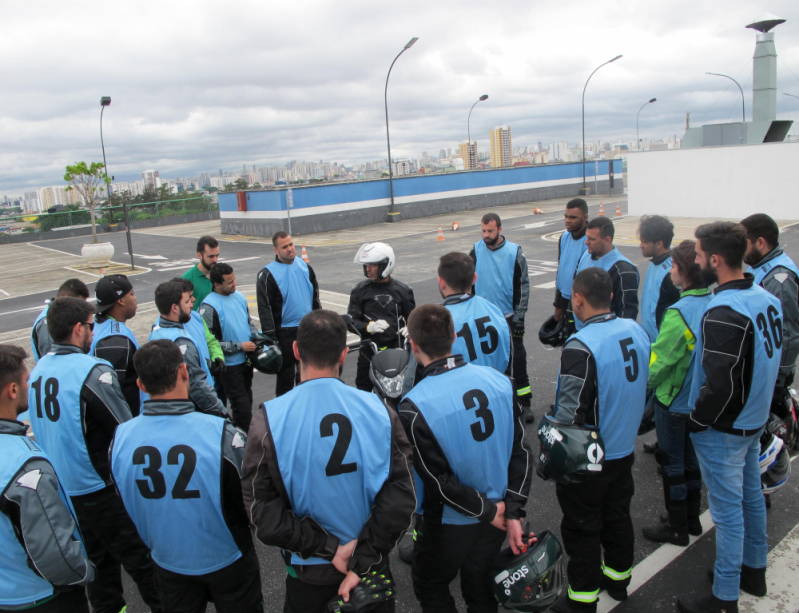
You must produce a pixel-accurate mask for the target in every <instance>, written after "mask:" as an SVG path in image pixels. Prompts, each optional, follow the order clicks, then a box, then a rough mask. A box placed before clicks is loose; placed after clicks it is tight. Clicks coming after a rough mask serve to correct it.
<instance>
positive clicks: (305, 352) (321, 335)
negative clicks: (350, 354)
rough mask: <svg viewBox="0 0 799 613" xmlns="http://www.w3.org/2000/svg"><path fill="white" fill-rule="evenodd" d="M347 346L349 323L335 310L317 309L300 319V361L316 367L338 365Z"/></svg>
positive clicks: (298, 329) (298, 338) (298, 332)
mask: <svg viewBox="0 0 799 613" xmlns="http://www.w3.org/2000/svg"><path fill="white" fill-rule="evenodd" d="M346 347H347V325H346V324H345V323H344V320H343V319H342V318H341V315H339V314H338V313H335V312H334V311H327V310H325V309H317V310H316V311H311V312H310V313H308V314H307V315H306V316H305V317H303V318H302V320H301V321H300V326H299V328H297V351H299V353H300V361H301V362H303V363H305V364H308V365H309V366H313V367H314V368H332V367H334V366H337V365H338V360H339V358H340V357H341V352H342V351H344V349H345V348H346Z"/></svg>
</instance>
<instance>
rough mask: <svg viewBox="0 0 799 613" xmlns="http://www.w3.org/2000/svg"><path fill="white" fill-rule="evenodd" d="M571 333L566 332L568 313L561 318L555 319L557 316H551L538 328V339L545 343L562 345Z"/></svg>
mask: <svg viewBox="0 0 799 613" xmlns="http://www.w3.org/2000/svg"><path fill="white" fill-rule="evenodd" d="M567 338H569V335H568V334H567V333H566V314H565V313H564V314H563V315H562V316H561V318H560V320H558V321H555V316H554V315H552V316H550V318H549V319H547V320H546V321H545V322H544V323H543V324H542V325H541V327H540V328H539V329H538V340H539V341H541V342H542V343H543V344H544V345H550V346H551V347H560V346H561V345H562V344H563V343H565V342H566V339H567Z"/></svg>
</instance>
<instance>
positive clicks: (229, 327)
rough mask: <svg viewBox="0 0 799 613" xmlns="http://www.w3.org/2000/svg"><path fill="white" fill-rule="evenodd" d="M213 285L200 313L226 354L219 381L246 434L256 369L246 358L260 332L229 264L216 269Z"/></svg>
mask: <svg viewBox="0 0 799 613" xmlns="http://www.w3.org/2000/svg"><path fill="white" fill-rule="evenodd" d="M211 282H212V283H213V284H214V291H213V292H211V293H210V294H208V295H207V296H206V297H205V302H203V304H202V306H201V307H200V310H199V311H198V312H199V313H200V315H201V316H202V318H203V321H204V322H205V325H206V326H207V327H208V329H209V330H210V331H211V333H212V334H213V335H214V337H215V338H216V339H217V340H218V341H219V344H220V346H221V347H222V351H224V352H225V371H224V372H223V373H222V375H221V376H220V378H221V380H222V385H223V386H224V388H225V394H226V395H227V397H228V399H229V400H230V411H231V413H232V414H233V423H234V424H235V425H236V427H237V428H241V429H242V430H243V431H244V432H247V431H248V430H249V429H250V420H251V419H252V370H253V367H252V364H250V363H249V361H248V360H247V355H246V354H247V353H248V352H252V351H255V343H254V342H252V339H253V338H257V337H258V328H256V327H255V325H254V324H253V323H252V319H251V318H250V309H249V307H248V306H247V298H246V297H245V296H244V294H242V293H241V292H237V291H236V274H235V273H234V272H233V268H232V267H231V266H230V264H224V263H223V264H217V265H216V266H214V267H213V268H212V269H211Z"/></svg>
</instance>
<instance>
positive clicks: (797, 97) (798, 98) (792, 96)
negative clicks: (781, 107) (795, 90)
mask: <svg viewBox="0 0 799 613" xmlns="http://www.w3.org/2000/svg"><path fill="white" fill-rule="evenodd" d="M785 95H786V96H790V97H791V98H796V99H797V100H799V96H794V95H793V94H785Z"/></svg>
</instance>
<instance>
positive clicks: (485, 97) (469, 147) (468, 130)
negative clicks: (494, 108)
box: [466, 94, 488, 170]
mask: <svg viewBox="0 0 799 613" xmlns="http://www.w3.org/2000/svg"><path fill="white" fill-rule="evenodd" d="M483 100H488V94H483V95H482V96H480V97H479V98H478V99H477V102H475V103H474V104H473V105H472V108H470V109H469V116H468V117H467V118H466V134H467V139H468V140H467V141H466V151H467V152H468V154H469V170H471V169H472V128H471V125H470V123H469V122H470V121H471V119H472V111H473V110H474V107H475V106H477V103H478V102H482V101H483ZM474 156H475V157H477V147H475V152H474ZM476 161H477V160H475V162H476Z"/></svg>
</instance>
